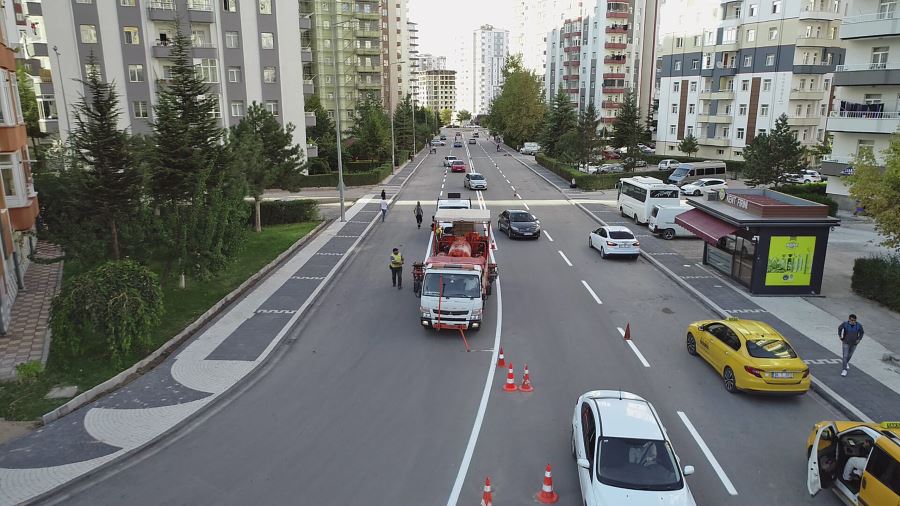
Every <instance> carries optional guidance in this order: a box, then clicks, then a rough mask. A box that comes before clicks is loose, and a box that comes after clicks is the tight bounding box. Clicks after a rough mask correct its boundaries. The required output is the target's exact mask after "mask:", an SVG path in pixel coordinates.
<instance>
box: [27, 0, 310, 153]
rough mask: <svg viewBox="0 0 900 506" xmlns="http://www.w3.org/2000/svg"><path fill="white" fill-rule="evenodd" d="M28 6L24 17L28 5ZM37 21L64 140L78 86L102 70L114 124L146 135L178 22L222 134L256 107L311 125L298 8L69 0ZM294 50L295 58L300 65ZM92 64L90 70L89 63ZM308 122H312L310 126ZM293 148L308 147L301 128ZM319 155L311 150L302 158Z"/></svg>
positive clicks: (270, 3)
mask: <svg viewBox="0 0 900 506" xmlns="http://www.w3.org/2000/svg"><path fill="white" fill-rule="evenodd" d="M32 3H36V2H29V3H28V5H29V9H31V8H32V7H31V4H32ZM41 4H42V7H43V8H44V9H47V8H50V7H52V8H53V9H54V11H53V15H45V16H44V17H43V19H44V22H45V24H46V33H47V44H48V45H49V46H50V47H51V50H52V51H53V52H54V54H53V58H52V59H51V73H52V81H53V87H54V94H55V96H56V97H57V98H60V97H61V98H62V100H61V102H62V103H61V105H62V106H63V108H62V110H61V111H60V136H61V138H62V139H63V140H64V139H65V137H66V136H67V133H68V131H69V130H70V129H71V128H72V122H73V121H74V115H73V114H72V108H73V107H74V105H75V104H76V103H77V102H78V100H79V98H80V96H81V94H82V93H84V87H83V85H82V84H81V83H80V82H78V80H79V79H81V80H83V79H85V78H86V77H87V75H88V74H89V73H90V72H92V71H95V70H96V71H98V72H99V73H100V75H101V77H102V78H103V79H104V80H105V81H107V82H113V83H115V86H116V91H117V92H118V94H119V96H120V97H121V103H122V114H121V115H120V118H119V124H120V126H121V127H122V128H127V129H129V130H130V131H131V132H133V133H137V134H143V133H149V132H150V131H151V124H152V122H153V120H154V118H153V115H154V106H156V104H157V90H158V87H159V86H160V85H161V84H165V82H166V81H167V80H168V79H170V78H171V69H172V64H171V61H172V40H173V38H174V35H175V33H176V26H177V25H176V23H178V24H180V29H181V31H182V33H185V34H187V35H189V36H190V39H191V44H192V48H191V52H192V56H193V58H194V63H195V64H196V65H197V67H198V71H199V72H200V73H201V74H202V75H203V77H204V79H205V81H206V82H207V83H209V85H210V91H211V93H213V94H214V95H215V97H216V98H217V99H218V101H219V109H218V112H217V113H216V115H217V116H218V117H219V118H221V121H222V126H223V127H228V126H231V125H235V124H237V123H238V122H240V120H241V118H242V117H243V116H244V115H245V114H246V111H247V108H248V107H249V106H250V104H252V103H253V102H257V103H260V104H264V105H265V107H266V108H267V109H268V110H269V111H270V112H272V114H274V115H275V116H277V117H278V118H279V120H280V121H282V122H283V123H285V124H286V123H293V124H294V125H297V126H298V127H302V126H305V125H308V124H310V122H314V121H315V117H314V116H313V117H309V115H306V114H305V112H304V110H303V98H302V97H303V94H302V93H298V91H299V90H298V89H297V88H298V87H299V86H300V83H302V82H303V73H302V66H301V59H308V58H309V54H308V53H307V51H305V50H303V51H301V44H300V30H299V29H298V28H299V27H301V26H303V25H302V23H303V21H304V20H301V18H300V15H299V13H298V9H297V2H296V0H255V1H253V0H241V1H237V0H215V1H213V0H150V1H146V0H145V1H138V0H118V1H108V0H66V1H53V2H51V1H44V2H42V3H41ZM298 52H300V54H301V58H298V57H297V55H298ZM92 56H93V58H94V61H95V64H94V65H95V66H94V67H92V66H91V63H89V60H90V58H91V57H92ZM313 124H314V123H313ZM294 141H295V142H297V143H298V144H300V145H301V146H304V147H306V134H305V129H304V128H298V129H297V130H296V131H295V132H294ZM308 154H309V155H311V156H315V155H314V154H313V153H312V152H310V153H308Z"/></svg>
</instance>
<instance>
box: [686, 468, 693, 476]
mask: <svg viewBox="0 0 900 506" xmlns="http://www.w3.org/2000/svg"><path fill="white" fill-rule="evenodd" d="M692 474H694V466H684V475H685V476H690V475H692Z"/></svg>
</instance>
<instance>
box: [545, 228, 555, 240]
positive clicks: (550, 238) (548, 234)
mask: <svg viewBox="0 0 900 506" xmlns="http://www.w3.org/2000/svg"><path fill="white" fill-rule="evenodd" d="M544 235H545V236H547V240H548V241H550V242H553V238H552V237H550V233H549V232H547V231H546V230H544Z"/></svg>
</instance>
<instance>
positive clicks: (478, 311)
mask: <svg viewBox="0 0 900 506" xmlns="http://www.w3.org/2000/svg"><path fill="white" fill-rule="evenodd" d="M483 314H484V309H473V310H472V318H477V319H479V320H480V319H481V315H483Z"/></svg>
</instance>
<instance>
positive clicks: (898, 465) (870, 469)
mask: <svg viewBox="0 0 900 506" xmlns="http://www.w3.org/2000/svg"><path fill="white" fill-rule="evenodd" d="M880 443H882V444H877V443H876V445H875V446H874V447H873V448H872V453H870V454H869V460H868V462H866V469H865V471H864V472H863V475H862V480H861V481H860V487H859V495H858V496H857V499H858V501H859V504H860V505H866V506H875V505H878V504H885V505H891V506H894V505H897V504H900V461H898V459H897V456H895V455H891V453H890V452H888V451H886V450H888V449H890V450H895V451H894V453H898V452H897V450H896V448H897V446H896V444H894V443H890V442H887V441H882V442H880ZM882 446H884V447H886V448H883V447H882Z"/></svg>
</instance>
